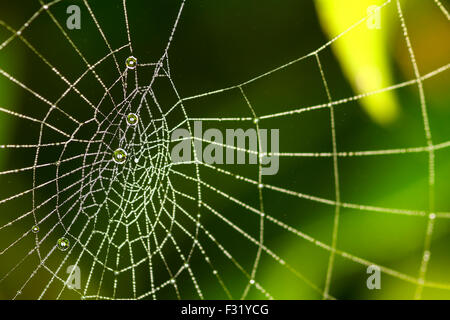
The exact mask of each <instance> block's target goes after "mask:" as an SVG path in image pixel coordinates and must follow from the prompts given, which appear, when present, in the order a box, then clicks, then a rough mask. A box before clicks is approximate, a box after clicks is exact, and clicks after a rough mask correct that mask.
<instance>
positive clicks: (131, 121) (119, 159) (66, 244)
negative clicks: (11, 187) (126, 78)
mask: <svg viewBox="0 0 450 320" xmlns="http://www.w3.org/2000/svg"><path fill="white" fill-rule="evenodd" d="M125 65H126V67H127V68H128V69H130V70H132V69H135V68H136V66H137V59H136V58H135V57H133V56H131V57H128V58H127V59H126V61H125ZM138 122H139V117H138V116H137V115H136V114H134V113H129V114H128V115H127V116H126V123H127V125H128V126H136V125H137V124H138ZM112 160H113V161H114V162H115V163H116V164H124V163H125V162H126V160H127V152H126V151H125V150H124V149H122V148H118V149H116V150H115V151H114V152H113V154H112ZM136 160H137V159H136ZM39 230H40V228H39V226H38V225H34V226H33V227H32V228H31V232H32V233H35V234H37V233H38V232H39ZM56 247H57V248H58V249H59V250H61V251H67V250H68V249H69V248H70V241H69V239H67V238H66V237H61V238H59V239H58V241H57V242H56Z"/></svg>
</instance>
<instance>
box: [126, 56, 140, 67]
mask: <svg viewBox="0 0 450 320" xmlns="http://www.w3.org/2000/svg"><path fill="white" fill-rule="evenodd" d="M125 64H126V65H127V68H128V69H135V68H136V66H137V59H136V58H135V57H133V56H131V57H128V58H127V60H126V61H125Z"/></svg>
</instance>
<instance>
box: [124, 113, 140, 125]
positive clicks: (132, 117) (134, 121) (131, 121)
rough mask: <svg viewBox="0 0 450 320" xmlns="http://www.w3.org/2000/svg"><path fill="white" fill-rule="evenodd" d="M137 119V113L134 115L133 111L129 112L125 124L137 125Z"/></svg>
mask: <svg viewBox="0 0 450 320" xmlns="http://www.w3.org/2000/svg"><path fill="white" fill-rule="evenodd" d="M138 121H139V117H138V116H137V115H135V114H134V113H130V114H129V115H127V124H128V125H129V126H135V125H137V123H138Z"/></svg>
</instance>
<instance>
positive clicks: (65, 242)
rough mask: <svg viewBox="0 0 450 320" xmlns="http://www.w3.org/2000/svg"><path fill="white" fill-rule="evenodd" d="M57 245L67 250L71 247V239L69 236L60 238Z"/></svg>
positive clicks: (60, 248)
mask: <svg viewBox="0 0 450 320" xmlns="http://www.w3.org/2000/svg"><path fill="white" fill-rule="evenodd" d="M56 245H57V247H58V249H59V250H61V251H66V250H67V249H69V247H70V242H69V239H67V238H64V237H63V238H59V239H58V242H57V243H56Z"/></svg>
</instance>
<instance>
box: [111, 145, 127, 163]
mask: <svg viewBox="0 0 450 320" xmlns="http://www.w3.org/2000/svg"><path fill="white" fill-rule="evenodd" d="M113 160H114V162H115V163H117V164H123V163H124V162H125V161H126V160H127V153H126V152H125V150H123V149H121V148H119V149H117V150H116V151H114V154H113Z"/></svg>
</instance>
